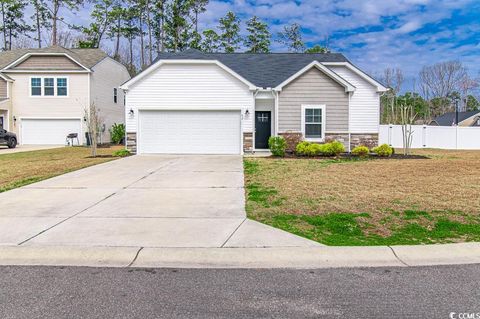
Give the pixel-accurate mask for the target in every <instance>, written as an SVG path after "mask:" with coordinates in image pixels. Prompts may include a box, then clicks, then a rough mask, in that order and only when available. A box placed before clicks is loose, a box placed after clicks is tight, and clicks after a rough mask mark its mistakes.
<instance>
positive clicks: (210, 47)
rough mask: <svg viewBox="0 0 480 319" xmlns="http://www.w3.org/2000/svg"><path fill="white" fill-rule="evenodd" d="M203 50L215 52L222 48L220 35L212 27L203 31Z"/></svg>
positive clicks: (201, 47)
mask: <svg viewBox="0 0 480 319" xmlns="http://www.w3.org/2000/svg"><path fill="white" fill-rule="evenodd" d="M200 49H201V50H202V51H203V52H207V53H213V52H218V51H219V49H220V36H219V35H218V34H217V32H215V31H214V30H212V29H207V30H204V31H203V40H202V44H201V46H200Z"/></svg>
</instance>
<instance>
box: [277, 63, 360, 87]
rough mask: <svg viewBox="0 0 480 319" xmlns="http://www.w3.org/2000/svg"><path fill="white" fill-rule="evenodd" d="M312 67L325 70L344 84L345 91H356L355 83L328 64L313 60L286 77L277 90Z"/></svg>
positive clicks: (328, 74) (335, 79)
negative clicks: (337, 72) (330, 67)
mask: <svg viewBox="0 0 480 319" xmlns="http://www.w3.org/2000/svg"><path fill="white" fill-rule="evenodd" d="M312 68H317V69H318V70H320V71H321V72H323V73H325V74H326V75H327V76H329V77H330V78H331V79H333V80H334V81H336V82H337V83H339V84H340V85H342V86H343V87H344V88H345V92H353V91H355V86H354V85H352V84H351V83H349V82H348V81H347V80H345V79H344V78H342V77H341V76H339V75H338V74H336V73H335V72H333V71H332V70H330V69H329V68H327V67H326V66H324V65H322V64H321V63H319V62H317V61H313V62H312V63H310V64H309V65H307V66H306V67H304V68H303V69H301V70H300V71H298V72H297V73H295V74H294V75H292V76H291V77H289V78H288V79H286V80H285V81H283V82H282V83H281V84H279V85H278V86H277V87H276V88H275V90H277V91H281V90H282V89H283V87H285V86H286V85H287V84H289V83H290V82H292V81H294V80H296V79H297V78H298V77H300V76H301V75H303V74H304V73H306V72H308V71H309V70H310V69H312Z"/></svg>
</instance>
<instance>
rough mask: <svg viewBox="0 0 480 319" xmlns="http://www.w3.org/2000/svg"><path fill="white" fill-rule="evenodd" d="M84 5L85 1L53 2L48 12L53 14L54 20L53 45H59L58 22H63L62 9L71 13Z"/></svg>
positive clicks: (63, 0)
mask: <svg viewBox="0 0 480 319" xmlns="http://www.w3.org/2000/svg"><path fill="white" fill-rule="evenodd" d="M81 4H83V0H52V1H51V8H48V10H49V11H50V13H51V18H52V45H57V44H58V27H57V23H58V21H63V19H62V18H61V16H60V15H59V12H60V9H61V8H65V9H67V10H70V11H74V10H77V9H78V7H79V6H80V5H81Z"/></svg>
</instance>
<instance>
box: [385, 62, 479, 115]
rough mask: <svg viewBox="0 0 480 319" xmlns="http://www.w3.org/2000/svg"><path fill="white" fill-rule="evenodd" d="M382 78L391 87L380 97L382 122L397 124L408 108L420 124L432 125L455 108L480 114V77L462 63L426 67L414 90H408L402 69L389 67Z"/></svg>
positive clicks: (420, 73) (420, 74)
mask: <svg viewBox="0 0 480 319" xmlns="http://www.w3.org/2000/svg"><path fill="white" fill-rule="evenodd" d="M381 79H382V81H383V84H385V85H386V86H387V87H389V88H390V91H388V92H386V93H385V94H384V95H383V96H382V98H381V121H382V122H383V123H391V124H398V123H399V122H400V117H401V116H400V113H401V109H402V108H403V107H405V106H410V107H412V108H413V111H414V112H415V114H416V118H417V119H418V120H417V122H419V124H429V123H430V122H431V120H432V119H434V118H435V117H437V116H439V115H442V114H445V113H447V112H454V111H455V110H456V109H458V111H459V112H465V111H477V110H478V111H480V91H479V89H480V75H479V76H477V77H475V76H474V75H472V74H471V73H470V72H468V70H467V68H466V67H465V66H464V65H463V64H462V63H461V62H460V61H445V62H439V63H435V64H432V65H426V66H423V67H422V69H421V70H420V72H419V74H418V77H417V78H415V79H413V83H412V87H411V88H409V90H405V91H404V90H402V89H403V88H404V86H405V77H404V75H403V72H402V70H401V69H398V68H397V69H393V68H387V69H385V70H384V73H383V75H382V76H381ZM402 91H404V92H403V94H402Z"/></svg>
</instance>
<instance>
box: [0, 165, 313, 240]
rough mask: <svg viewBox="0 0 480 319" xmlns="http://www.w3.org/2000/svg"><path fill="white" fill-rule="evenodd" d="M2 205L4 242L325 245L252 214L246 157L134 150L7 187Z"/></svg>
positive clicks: (0, 229) (0, 216)
mask: <svg viewBox="0 0 480 319" xmlns="http://www.w3.org/2000/svg"><path fill="white" fill-rule="evenodd" d="M0 203H1V210H0V245H21V246H39V245H48V246H95V247H98V246H114V247H292V246H293V247H295V246H317V245H318V244H317V243H314V242H311V241H308V240H305V239H302V238H299V237H297V236H294V235H292V234H289V233H286V232H283V231H280V230H277V229H273V228H271V227H268V226H265V225H262V224H259V223H256V222H254V221H250V220H247V219H246V214H245V208H244V189H243V166H242V158H241V157H240V156H133V157H129V158H126V159H122V160H118V161H113V162H109V163H104V164H100V165H97V166H93V167H90V168H86V169H83V170H79V171H76V172H72V173H69V174H65V175H62V176H59V177H56V178H52V179H49V180H46V181H43V182H40V183H36V184H32V185H29V186H26V187H23V188H19V189H15V190H12V191H9V192H6V193H2V194H0Z"/></svg>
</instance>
